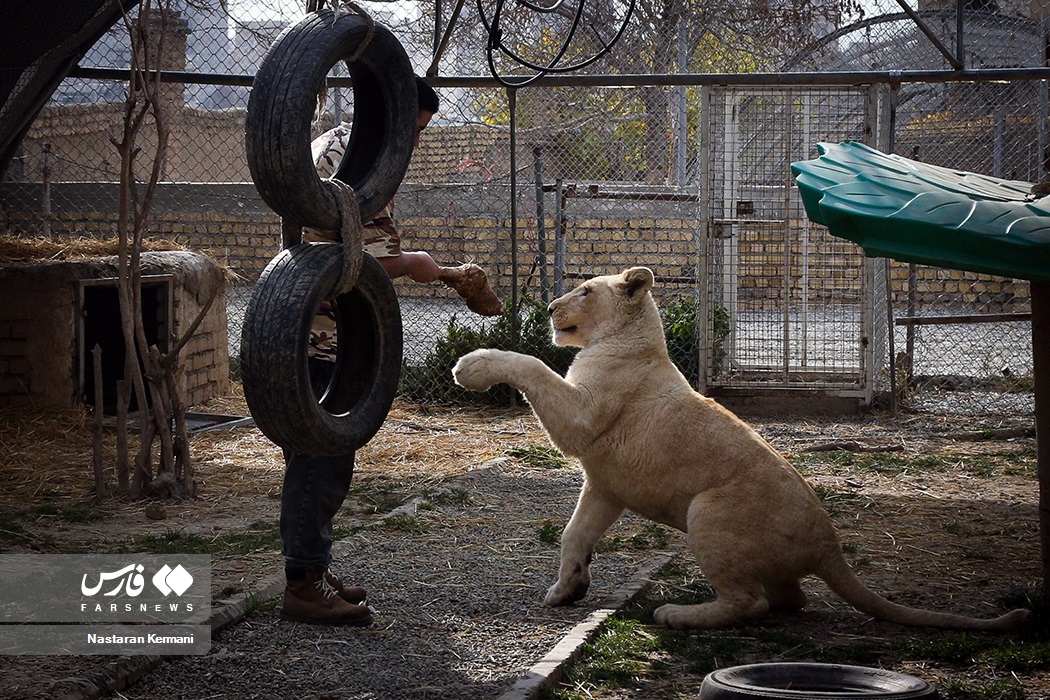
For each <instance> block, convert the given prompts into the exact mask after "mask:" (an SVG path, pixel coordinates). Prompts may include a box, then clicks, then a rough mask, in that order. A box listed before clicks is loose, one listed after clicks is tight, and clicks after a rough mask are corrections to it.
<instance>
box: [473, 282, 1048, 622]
mask: <svg viewBox="0 0 1050 700" xmlns="http://www.w3.org/2000/svg"><path fill="white" fill-rule="evenodd" d="M652 286H653V273H652V272H651V271H650V270H648V269H646V268H644V267H632V268H631V269H629V270H627V271H625V272H624V273H623V274H620V275H611V276H607V277H596V278H594V279H591V280H588V281H587V282H585V283H583V284H581V285H580V286H579V287H577V288H576V289H574V290H573V291H571V292H569V293H568V294H566V295H564V296H562V297H561V298H559V299H557V300H555V301H554V302H553V303H551V305H550V307H549V311H550V314H551V323H552V325H553V327H554V341H555V343H556V344H558V345H569V346H578V347H580V348H582V350H581V351H580V352H579V354H578V355H577V356H576V359H575V360H574V361H573V363H572V366H571V367H570V368H569V371H568V373H567V374H566V375H565V378H564V379H563V378H562V377H560V376H559V375H558V374H556V373H555V372H553V371H552V370H551V369H550V368H548V367H547V366H546V365H545V364H543V362H541V361H540V360H538V359H536V358H534V357H530V356H527V355H521V354H518V353H514V352H504V351H500V350H476V351H474V352H472V353H470V354H468V355H466V356H464V357H463V358H461V359H460V360H459V362H458V363H457V364H456V367H455V369H454V370H453V375H454V377H455V379H456V382H457V383H459V384H460V385H461V386H464V387H466V388H467V389H473V390H476V391H483V390H485V389H487V388H489V387H490V386H492V385H494V384H498V383H505V384H510V385H512V386H514V387H516V388H517V389H519V390H520V391H521V392H522V393H523V394H524V395H525V397H526V398H527V399H528V401H529V403H530V404H531V405H532V409H533V410H534V411H535V412H536V416H537V417H538V418H539V420H540V422H541V423H542V424H543V427H544V429H545V430H546V431H547V433H548V435H550V438H551V440H552V441H553V442H554V444H555V445H557V447H558V448H559V449H560V450H561V451H562V452H564V453H565V454H566V455H570V456H573V457H577V458H579V460H580V462H581V464H582V466H583V471H584V475H585V476H584V482H583V489H582V490H581V492H580V497H579V501H578V502H577V504H576V510H575V512H574V513H573V515H572V518H571V519H570V520H569V524H568V525H567V526H566V527H565V532H564V533H563V535H562V542H561V567H560V571H559V573H558V581H557V583H555V584H554V585H553V586H552V587H551V588H550V590H549V591H548V592H547V597H546V599H545V602H546V603H547V604H548V605H565V604H568V603H572V602H574V601H577V600H579V599H581V598H582V597H583V596H584V595H585V594H586V592H587V588H588V586H589V585H590V581H591V574H590V561H591V554H592V552H593V550H594V546H595V544H597V542H598V540H599V538H600V537H601V536H602V534H603V533H604V532H605V531H606V529H608V527H609V526H610V525H611V524H612V523H613V522H614V521H615V520H616V519H617V518H618V517H619V516H620V514H621V513H622V512H623V511H624V509H625V508H626V509H630V510H632V511H635V512H636V513H639V514H640V515H642V516H644V517H646V518H650V519H652V520H655V521H656V522H658V523H663V524H665V525H669V526H671V527H675V528H678V529H679V530H682V531H684V532H685V533H686V540H687V542H688V545H689V548H690V549H691V550H692V552H693V554H694V555H695V556H696V560H697V562H698V563H699V564H700V568H701V569H702V570H703V572H704V574H705V575H706V576H707V579H708V581H709V582H710V583H711V585H712V586H713V587H714V589H715V593H716V595H717V597H716V599H715V600H713V601H710V602H706V603H703V604H700V605H664V606H663V607H661V608H659V609H657V611H656V614H655V617H656V621H657V622H658V623H660V624H664V625H668V626H670V627H675V628H683V629H684V628H693V627H719V626H725V625H733V624H737V623H741V622H744V621H746V620H751V619H754V618H757V617H760V616H762V615H764V614H765V613H766V612H767V611H769V610H799V609H801V608H802V607H803V606H804V605H805V604H806V596H805V594H804V593H803V591H802V588H801V586H800V584H799V581H800V579H801V578H802V577H804V576H807V575H816V576H819V577H820V578H822V579H824V580H825V581H826V582H827V583H828V585H829V586H830V587H831V589H832V590H833V591H835V593H837V594H838V595H840V596H841V597H842V598H843V599H845V600H846V601H847V602H849V603H850V604H851V605H853V606H854V607H856V608H857V609H859V610H861V611H863V612H865V613H867V614H869V615H872V616H874V617H877V618H882V619H885V620H890V621H893V622H897V623H901V624H906V625H922V626H930V627H946V628H959V629H981V630H1007V629H1011V628H1013V627H1015V626H1017V625H1018V624H1020V623H1021V622H1022V621H1023V620H1024V619H1025V617H1026V616H1027V614H1028V611H1027V610H1014V611H1012V612H1010V613H1007V614H1006V615H1003V616H1001V617H998V618H995V619H991V620H983V619H978V618H972V617H964V616H962V615H954V614H949V613H941V612H930V611H925V610H919V609H915V608H908V607H904V606H902V605H898V604H896V603H892V602H890V601H888V600H886V599H885V598H883V597H881V596H880V595H878V594H876V593H873V592H872V591H870V590H868V588H866V587H865V586H864V584H863V583H861V582H860V580H859V579H857V577H856V576H855V575H854V574H853V572H852V571H851V570H850V568H849V566H848V564H847V563H846V560H845V558H844V557H843V555H842V548H841V546H840V544H839V539H838V536H837V535H836V534H835V531H834V529H833V528H832V525H831V520H830V519H829V518H828V516H827V514H826V513H825V512H824V509H823V507H822V506H821V504H820V501H819V500H818V499H817V496H816V494H815V493H814V492H813V490H812V489H811V488H810V487H809V485H808V484H807V483H806V482H805V481H804V480H803V479H802V477H801V476H799V474H798V472H796V471H795V470H794V468H792V467H791V465H789V464H788V463H787V461H786V460H785V459H784V457H783V456H781V455H780V454H779V453H778V452H776V450H774V449H773V448H772V447H771V446H770V445H769V444H768V443H767V442H766V441H765V440H763V439H762V438H761V437H760V436H759V435H758V433H756V432H755V431H754V430H752V429H751V428H750V427H749V426H748V425H746V424H745V423H744V422H743V421H741V420H740V419H739V418H737V417H736V416H734V415H733V414H732V413H730V412H729V411H727V410H725V409H724V408H722V407H721V406H719V405H718V404H717V403H715V402H714V401H712V400H711V399H708V398H706V397H704V396H702V395H700V394H699V393H697V392H696V391H694V390H693V389H692V388H691V387H690V386H689V383H688V382H687V381H686V379H685V377H683V376H682V374H681V373H680V372H679V371H678V369H677V368H676V367H675V366H674V364H672V362H671V360H670V358H669V357H668V355H667V346H666V344H665V341H664V334H663V328H662V325H661V322H660V314H659V311H658V310H657V308H656V304H655V303H654V301H653V298H652V295H651V294H650V289H651V288H652Z"/></svg>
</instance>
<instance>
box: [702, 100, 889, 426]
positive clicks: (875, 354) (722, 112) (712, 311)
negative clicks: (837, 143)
mask: <svg viewBox="0 0 1050 700" xmlns="http://www.w3.org/2000/svg"><path fill="white" fill-rule="evenodd" d="M836 90H838V92H835V93H830V94H831V96H832V97H834V98H836V99H838V98H842V97H855V98H856V99H860V100H863V105H862V107H861V110H862V114H863V119H862V121H863V123H862V124H860V125H858V126H859V127H860V128H859V131H860V133H861V134H862V136H861V138H857V136H856V135H855V134H853V135H851V134H847V133H843V134H842V135H839V136H835V135H830V134H822V135H821V137H817V136H815V134H814V133H813V131H814V130H813V127H812V125H811V124H810V99H811V98H812V97H813V95H815V94H817V93H818V92H819V93H820V95H822V96H828V95H829V93H828V89H827V88H826V87H825V88H813V87H807V86H799V85H791V86H763V87H761V88H757V89H756V88H755V87H741V86H736V87H729V86H712V85H705V86H703V87H702V90H701V110H700V113H701V115H702V123H701V126H700V130H699V144H698V148H699V158H698V162H699V173H698V177H699V183H698V191H699V201H698V216H697V218H698V231H697V236H698V240H697V255H698V259H697V262H696V273H697V274H696V279H697V280H698V295H699V313H700V316H701V319H702V321H703V322H702V323H700V324H699V328H700V331H699V332H700V338H699V347H700V350H699V352H700V358H699V360H700V367H701V368H703V369H702V371H701V372H700V378H699V383H700V385H699V386H698V389H699V390H700V391H701V392H703V393H705V394H708V395H712V396H734V395H736V396H748V397H754V396H785V395H787V394H790V395H792V396H810V397H821V396H822V397H837V398H846V399H851V400H855V401H857V403H858V404H860V405H863V406H868V405H871V403H872V398H873V388H874V384H875V381H874V379H875V373H876V371H877V369H878V368H877V367H876V366H875V364H876V362H877V361H881V360H882V358H883V356H884V353H883V352H881V350H880V348H878V347H877V346H879V345H881V344H882V343H883V342H884V339H885V335H886V333H885V328H884V327H883V326H885V320H884V319H883V318H881V317H880V316H879V315H878V314H877V313H876V305H877V304H878V303H884V302H885V299H884V295H877V294H876V284H877V279H876V274H875V272H876V261H875V260H873V259H871V258H867V257H863V256H861V258H860V262H859V264H858V265H857V267H856V268H851V269H848V270H846V271H848V272H849V273H851V274H852V273H855V274H856V275H858V276H859V280H858V283H859V297H858V301H859V303H858V304H857V309H856V315H855V317H854V318H852V319H850V320H849V323H850V324H852V325H854V326H855V328H856V332H855V333H854V334H852V337H850V338H848V339H840V340H841V346H840V347H839V349H838V352H839V353H843V354H844V355H846V356H848V357H849V364H848V366H847V367H826V368H817V369H814V368H813V367H809V366H808V365H809V358H808V355H809V353H808V349H807V343H808V340H807V337H808V332H809V329H808V323H809V320H810V317H811V315H812V313H813V309H811V308H810V303H809V294H810V292H809V289H810V287H809V279H808V274H809V270H810V260H809V259H808V257H807V256H809V254H810V253H809V250H810V240H809V237H810V236H811V234H812V232H813V229H814V228H820V229H823V227H819V226H816V225H813V224H811V223H810V222H809V221H808V219H807V218H806V216H805V213H804V211H803V209H802V205H801V201H800V199H799V195H798V189H797V187H795V186H794V180H793V178H792V176H791V173H790V164H791V162H792V161H797V160H804V159H807V158H810V157H814V156H815V155H816V148H815V146H816V142H818V141H828V140H844V139H846V138H854V139H855V140H863V141H864V142H865V143H868V144H869V145H871V146H873V147H875V148H882V149H887V148H888V147H889V145H890V140H891V135H892V129H893V126H892V124H893V114H894V109H893V106H894V100H895V95H896V93H895V90H894V89H893V88H892V87H891V86H890V85H888V84H885V83H881V84H868V85H865V86H843V87H842V88H836ZM758 94H761V95H763V96H772V97H774V98H775V100H781V102H780V103H779V104H780V105H781V107H782V108H783V107H784V105H785V104H786V106H787V107H786V108H783V109H782V110H781V111H782V114H781V115H780V116H781V117H783V122H782V124H784V125H787V127H788V128H787V130H786V131H785V136H784V137H783V138H782V143H779V144H776V145H777V149H778V150H780V149H781V148H782V152H781V153H778V154H777V155H778V158H782V163H778V164H777V167H778V168H782V172H781V173H779V174H778V175H777V179H776V182H777V183H778V184H777V185H775V186H774V187H773V189H774V190H776V189H779V191H777V192H776V194H775V195H772V196H770V197H769V198H768V201H774V200H777V202H778V206H779V207H780V212H781V213H782V214H783V215H782V216H779V217H776V216H759V217H757V218H756V216H755V213H756V212H755V209H754V208H753V204H754V203H753V202H752V203H751V207H750V208H749V206H748V202H747V201H742V198H741V197H740V194H741V190H742V189H743V188H742V183H743V179H744V178H743V177H741V172H740V167H741V166H740V163H739V162H738V156H739V153H740V150H741V148H742V145H741V142H740V133H739V129H738V126H739V119H740V111H739V110H740V105H741V104H742V101H743V100H744V99H747V97H748V96H749V95H750V96H754V95H758ZM719 116H721V117H723V119H722V121H721V124H722V128H721V129H718V127H717V124H718V123H719V119H718V117H719ZM716 130H717V131H719V132H720V133H715V132H716ZM719 149H721V151H722V152H723V153H726V154H728V156H727V157H725V158H720V157H719ZM726 161H728V162H726ZM720 166H722V167H723V171H722V172H724V173H725V174H724V175H723V176H722V177H721V178H719V177H716V174H717V173H716V170H715V169H716V168H717V167H720ZM756 224H760V225H761V227H763V229H765V230H768V231H769V232H774V233H777V234H779V238H780V239H781V240H782V241H783V246H782V248H783V250H782V256H781V259H780V260H779V263H778V264H779V265H780V283H781V284H782V288H781V289H780V290H779V291H780V293H781V294H782V296H783V300H784V303H783V308H781V309H780V313H781V317H780V324H781V325H780V338H779V339H778V342H779V344H780V348H779V352H780V353H781V361H780V365H779V367H763V368H762V371H755V372H751V373H750V374H749V373H747V372H743V371H739V370H741V369H742V367H740V365H739V362H738V361H739V359H740V355H741V353H740V346H739V344H738V340H739V337H740V330H741V329H740V325H739V318H740V313H739V300H738V298H737V296H738V293H739V290H740V289H741V286H740V282H741V279H742V278H743V277H746V276H747V275H748V271H747V270H744V269H741V264H740V262H739V258H738V257H737V253H738V252H739V245H740V233H741V231H742V229H743V227H744V226H745V225H751V226H754V225H756ZM817 233H820V232H817ZM796 246H797V247H798V249H799V251H800V254H799V256H797V257H799V258H800V259H797V260H796V259H793V257H792V255H793V253H792V250H793V248H794V247H796ZM858 251H859V249H858ZM720 256H721V258H722V259H723V260H727V261H728V264H723V265H721V266H719V265H718V262H717V260H718V258H719V257H720ZM793 266H801V270H802V278H801V289H802V290H803V291H804V293H803V294H802V295H801V296H802V300H801V304H800V305H799V307H797V308H796V307H795V306H794V305H795V303H796V301H795V300H793V299H792V296H791V287H792V283H793V282H795V281H797V280H795V279H794V276H793V275H792V268H793ZM719 287H721V289H718V288H719ZM716 291H717V292H718V293H716ZM720 295H721V298H722V300H723V303H724V304H725V306H724V308H725V312H728V317H729V328H728V335H726V333H727V330H726V329H725V328H724V327H722V328H718V327H717V324H716V307H718V306H719V304H717V303H716V299H717V298H719V296H720ZM725 312H723V318H724V316H725V315H726V314H725ZM792 313H795V314H796V315H797V316H798V319H799V320H798V321H797V322H796V323H795V325H796V326H798V327H800V328H801V333H799V332H798V329H797V328H796V329H793V325H792V321H791V316H792ZM722 323H723V324H724V320H723V321H722ZM720 336H721V337H720ZM793 358H794V361H793ZM799 358H801V360H799ZM727 366H728V368H729V371H728V372H727V371H725V370H726V367H727Z"/></svg>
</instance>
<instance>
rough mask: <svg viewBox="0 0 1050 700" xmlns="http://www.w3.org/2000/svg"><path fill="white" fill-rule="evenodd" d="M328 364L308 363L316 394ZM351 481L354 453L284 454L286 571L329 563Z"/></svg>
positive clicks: (326, 375)
mask: <svg viewBox="0 0 1050 700" xmlns="http://www.w3.org/2000/svg"><path fill="white" fill-rule="evenodd" d="M331 367H332V364H331V363H328V362H321V361H315V360H311V361H310V378H311V381H312V382H313V384H314V390H315V392H316V393H317V394H318V395H320V394H321V392H322V391H323V389H324V386H326V385H327V383H328V378H329V377H330V376H331ZM353 478H354V453H353V452H351V453H349V454H345V455H339V456H337V457H318V456H315V455H307V454H299V453H296V452H290V451H288V450H285V451H284V488H283V489H282V490H281V522H280V525H281V541H282V542H283V548H282V553H283V554H284V562H285V566H287V567H303V566H318V565H320V566H327V565H328V564H329V563H330V562H331V560H332V519H333V518H334V517H335V515H336V513H338V512H339V509H340V508H341V507H342V506H343V501H344V500H346V494H347V493H349V491H350V482H351V481H352V480H353Z"/></svg>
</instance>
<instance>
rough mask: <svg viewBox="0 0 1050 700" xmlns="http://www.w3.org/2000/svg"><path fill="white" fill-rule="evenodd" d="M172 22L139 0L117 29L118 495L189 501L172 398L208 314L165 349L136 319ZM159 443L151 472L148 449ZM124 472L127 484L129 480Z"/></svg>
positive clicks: (182, 410)
mask: <svg viewBox="0 0 1050 700" xmlns="http://www.w3.org/2000/svg"><path fill="white" fill-rule="evenodd" d="M172 16H173V13H172V9H171V0H160V1H159V2H156V3H155V2H154V0H143V1H142V2H140V3H138V6H137V13H135V15H134V16H132V14H131V13H130V12H129V11H128V9H127V8H126V9H125V12H124V25H125V27H126V29H127V31H128V33H129V35H130V37H131V47H132V51H131V66H130V76H129V81H128V90H127V96H126V99H125V101H124V112H123V119H122V122H121V130H120V134H119V138H114V139H113V144H114V145H115V146H116V148H117V152H118V153H119V155H120V194H119V200H118V208H117V233H118V236H119V241H118V278H117V290H118V298H119V303H120V318H121V328H122V331H123V338H124V348H125V353H124V378H123V380H122V381H119V382H117V426H116V430H117V464H116V468H117V475H118V489H119V490H120V491H121V492H126V493H127V494H128V495H129V496H131V497H132V498H138V497H141V496H143V495H145V494H146V493H151V494H153V495H165V496H175V497H185V496H192V495H194V483H193V465H192V461H191V459H190V451H189V439H188V434H187V430H186V406H185V403H184V402H183V400H182V397H181V396H180V393H179V382H178V377H179V374H180V373H181V364H180V359H179V355H180V351H181V350H182V348H183V347H184V345H185V344H186V342H187V341H188V340H189V338H191V337H192V335H193V333H194V332H195V331H196V328H197V326H198V325H199V324H200V322H201V321H202V320H203V318H204V317H205V315H206V314H207V313H208V311H209V309H210V308H211V304H212V302H213V301H214V299H215V296H216V294H217V291H218V290H216V291H215V292H214V293H213V294H212V295H211V297H209V299H208V301H207V303H206V304H205V305H204V308H203V309H201V311H200V313H199V314H198V316H197V318H196V319H195V320H194V322H193V323H192V324H191V326H190V328H188V329H186V330H185V331H184V332H183V334H182V337H181V338H180V339H178V340H177V341H176V340H175V339H172V347H171V348H170V349H168V350H167V351H162V350H161V349H160V348H159V347H158V345H157V344H155V343H154V344H150V343H149V342H148V340H147V337H146V331H145V327H144V325H143V320H142V318H143V317H142V265H141V263H142V254H143V247H144V246H143V243H144V238H145V235H146V233H147V231H148V228H149V216H150V210H151V208H152V205H153V200H154V196H155V194H156V191H157V186H158V183H159V182H160V180H161V177H162V175H163V172H164V167H165V164H166V162H167V152H168V126H167V118H166V117H167V114H166V110H167V108H168V107H169V105H168V102H169V101H170V97H168V96H166V95H165V91H164V89H162V86H163V84H162V81H161V71H162V70H163V68H164V66H163V65H162V63H163V60H164V56H165V52H164V48H165V41H166V40H167V38H168V30H169V22H170V20H171V18H172ZM149 128H151V129H152V131H153V134H154V137H155V140H154V147H153V151H152V153H149V154H148V157H147V167H146V169H145V170H146V172H147V173H148V175H147V176H146V180H145V182H139V179H138V170H137V168H136V165H137V163H138V161H139V158H140V157H143V156H147V154H144V153H143V149H142V147H141V146H140V145H139V143H140V139H141V138H142V136H143V133H144V131H145V130H146V129H149ZM132 399H134V402H135V407H136V409H137V411H138V420H137V423H138V427H139V430H140V437H139V449H138V453H137V454H136V456H135V459H134V468H133V470H130V469H129V467H130V466H131V462H130V454H129V439H128V433H129V428H130V425H129V415H130V408H131V405H132V403H131V402H132ZM158 443H159V457H158V467H157V471H156V474H154V469H153V459H154V448H155V447H156V446H158ZM129 471H130V479H129Z"/></svg>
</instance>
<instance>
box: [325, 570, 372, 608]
mask: <svg viewBox="0 0 1050 700" xmlns="http://www.w3.org/2000/svg"><path fill="white" fill-rule="evenodd" d="M324 580H325V581H327V582H328V585H329V586H331V587H332V588H334V589H335V592H336V593H338V594H339V597H340V598H342V599H343V600H345V601H346V602H347V603H354V604H357V603H363V602H365V600H367V599H368V591H366V590H365V589H364V588H361V587H360V586H344V585H343V582H342V581H340V580H339V577H338V576H336V575H335V574H333V573H332V570H331V569H325V572H324Z"/></svg>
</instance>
